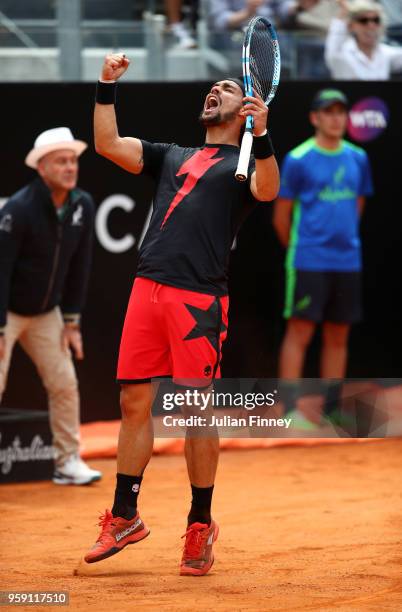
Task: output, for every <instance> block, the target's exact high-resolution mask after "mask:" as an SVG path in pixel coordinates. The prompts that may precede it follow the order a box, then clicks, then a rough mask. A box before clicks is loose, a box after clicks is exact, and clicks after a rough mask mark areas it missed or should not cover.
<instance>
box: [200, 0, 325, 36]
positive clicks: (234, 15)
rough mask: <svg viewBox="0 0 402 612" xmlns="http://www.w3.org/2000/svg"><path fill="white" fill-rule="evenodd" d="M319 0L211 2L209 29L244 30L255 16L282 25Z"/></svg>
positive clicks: (228, 0) (223, 0)
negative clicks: (278, 22)
mask: <svg viewBox="0 0 402 612" xmlns="http://www.w3.org/2000/svg"><path fill="white" fill-rule="evenodd" d="M318 2H319V0H282V1H281V0H212V1H211V2H210V6H209V11H208V21H209V25H210V28H211V29H212V30H215V31H222V32H223V31H228V30H236V29H242V28H244V27H245V26H246V25H247V23H248V21H249V20H250V19H251V18H252V17H254V16H255V15H260V16H261V17H266V18H267V19H269V20H272V21H273V22H276V21H280V22H283V23H284V24H285V23H286V22H287V21H289V20H292V19H295V18H296V16H297V14H298V13H299V12H300V11H308V10H310V9H311V8H312V7H313V6H315V5H316V4H318Z"/></svg>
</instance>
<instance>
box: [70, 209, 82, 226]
mask: <svg viewBox="0 0 402 612" xmlns="http://www.w3.org/2000/svg"><path fill="white" fill-rule="evenodd" d="M82 213H83V208H82V205H81V204H79V205H78V206H77V210H75V211H74V212H73V218H72V220H71V225H82Z"/></svg>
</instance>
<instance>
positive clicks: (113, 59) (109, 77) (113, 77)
mask: <svg viewBox="0 0 402 612" xmlns="http://www.w3.org/2000/svg"><path fill="white" fill-rule="evenodd" d="M129 65H130V60H129V59H128V58H127V57H126V56H125V55H124V54H123V53H111V54H110V55H107V56H106V57H105V61H104V62H103V66H102V72H101V76H100V78H101V80H102V81H117V79H119V78H120V77H121V75H122V74H124V73H125V72H126V70H127V68H128V67H129Z"/></svg>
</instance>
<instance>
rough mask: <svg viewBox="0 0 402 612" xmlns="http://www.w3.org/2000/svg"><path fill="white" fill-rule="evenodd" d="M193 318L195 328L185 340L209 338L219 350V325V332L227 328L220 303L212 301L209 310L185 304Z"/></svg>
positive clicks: (216, 349)
mask: <svg viewBox="0 0 402 612" xmlns="http://www.w3.org/2000/svg"><path fill="white" fill-rule="evenodd" d="M184 306H185V307H186V308H187V310H188V311H189V313H190V314H191V316H192V317H193V319H194V320H195V321H196V324H195V325H194V327H193V329H192V330H191V331H190V332H189V333H188V334H187V336H186V337H185V338H183V340H193V339H194V338H204V337H205V338H207V339H208V340H209V342H210V343H211V344H212V346H213V347H214V349H215V351H216V352H218V348H219V345H218V325H219V334H220V333H221V332H223V331H226V330H227V326H226V325H225V324H224V322H223V321H222V320H220V319H221V309H220V304H219V303H218V301H217V300H215V301H214V302H212V304H211V306H210V307H209V308H208V310H203V309H202V308H198V307H197V306H191V304H184Z"/></svg>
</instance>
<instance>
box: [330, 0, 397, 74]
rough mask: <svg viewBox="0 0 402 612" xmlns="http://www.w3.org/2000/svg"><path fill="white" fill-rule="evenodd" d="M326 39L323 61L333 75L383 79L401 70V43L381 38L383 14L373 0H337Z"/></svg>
mask: <svg viewBox="0 0 402 612" xmlns="http://www.w3.org/2000/svg"><path fill="white" fill-rule="evenodd" d="M338 5H339V15H338V18H335V19H333V20H332V22H331V24H330V27H329V31H328V36H327V39H326V43H325V61H326V63H327V66H328V68H329V70H330V72H331V76H332V78H333V79H338V80H360V81H385V80H387V79H389V77H390V75H391V73H392V72H400V71H401V70H402V47H399V46H396V47H394V46H391V45H387V44H385V43H383V42H381V38H382V36H383V34H384V30H385V14H384V10H383V8H382V6H381V4H380V3H379V2H376V1H375V0H351V1H350V2H347V1H346V0H338Z"/></svg>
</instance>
